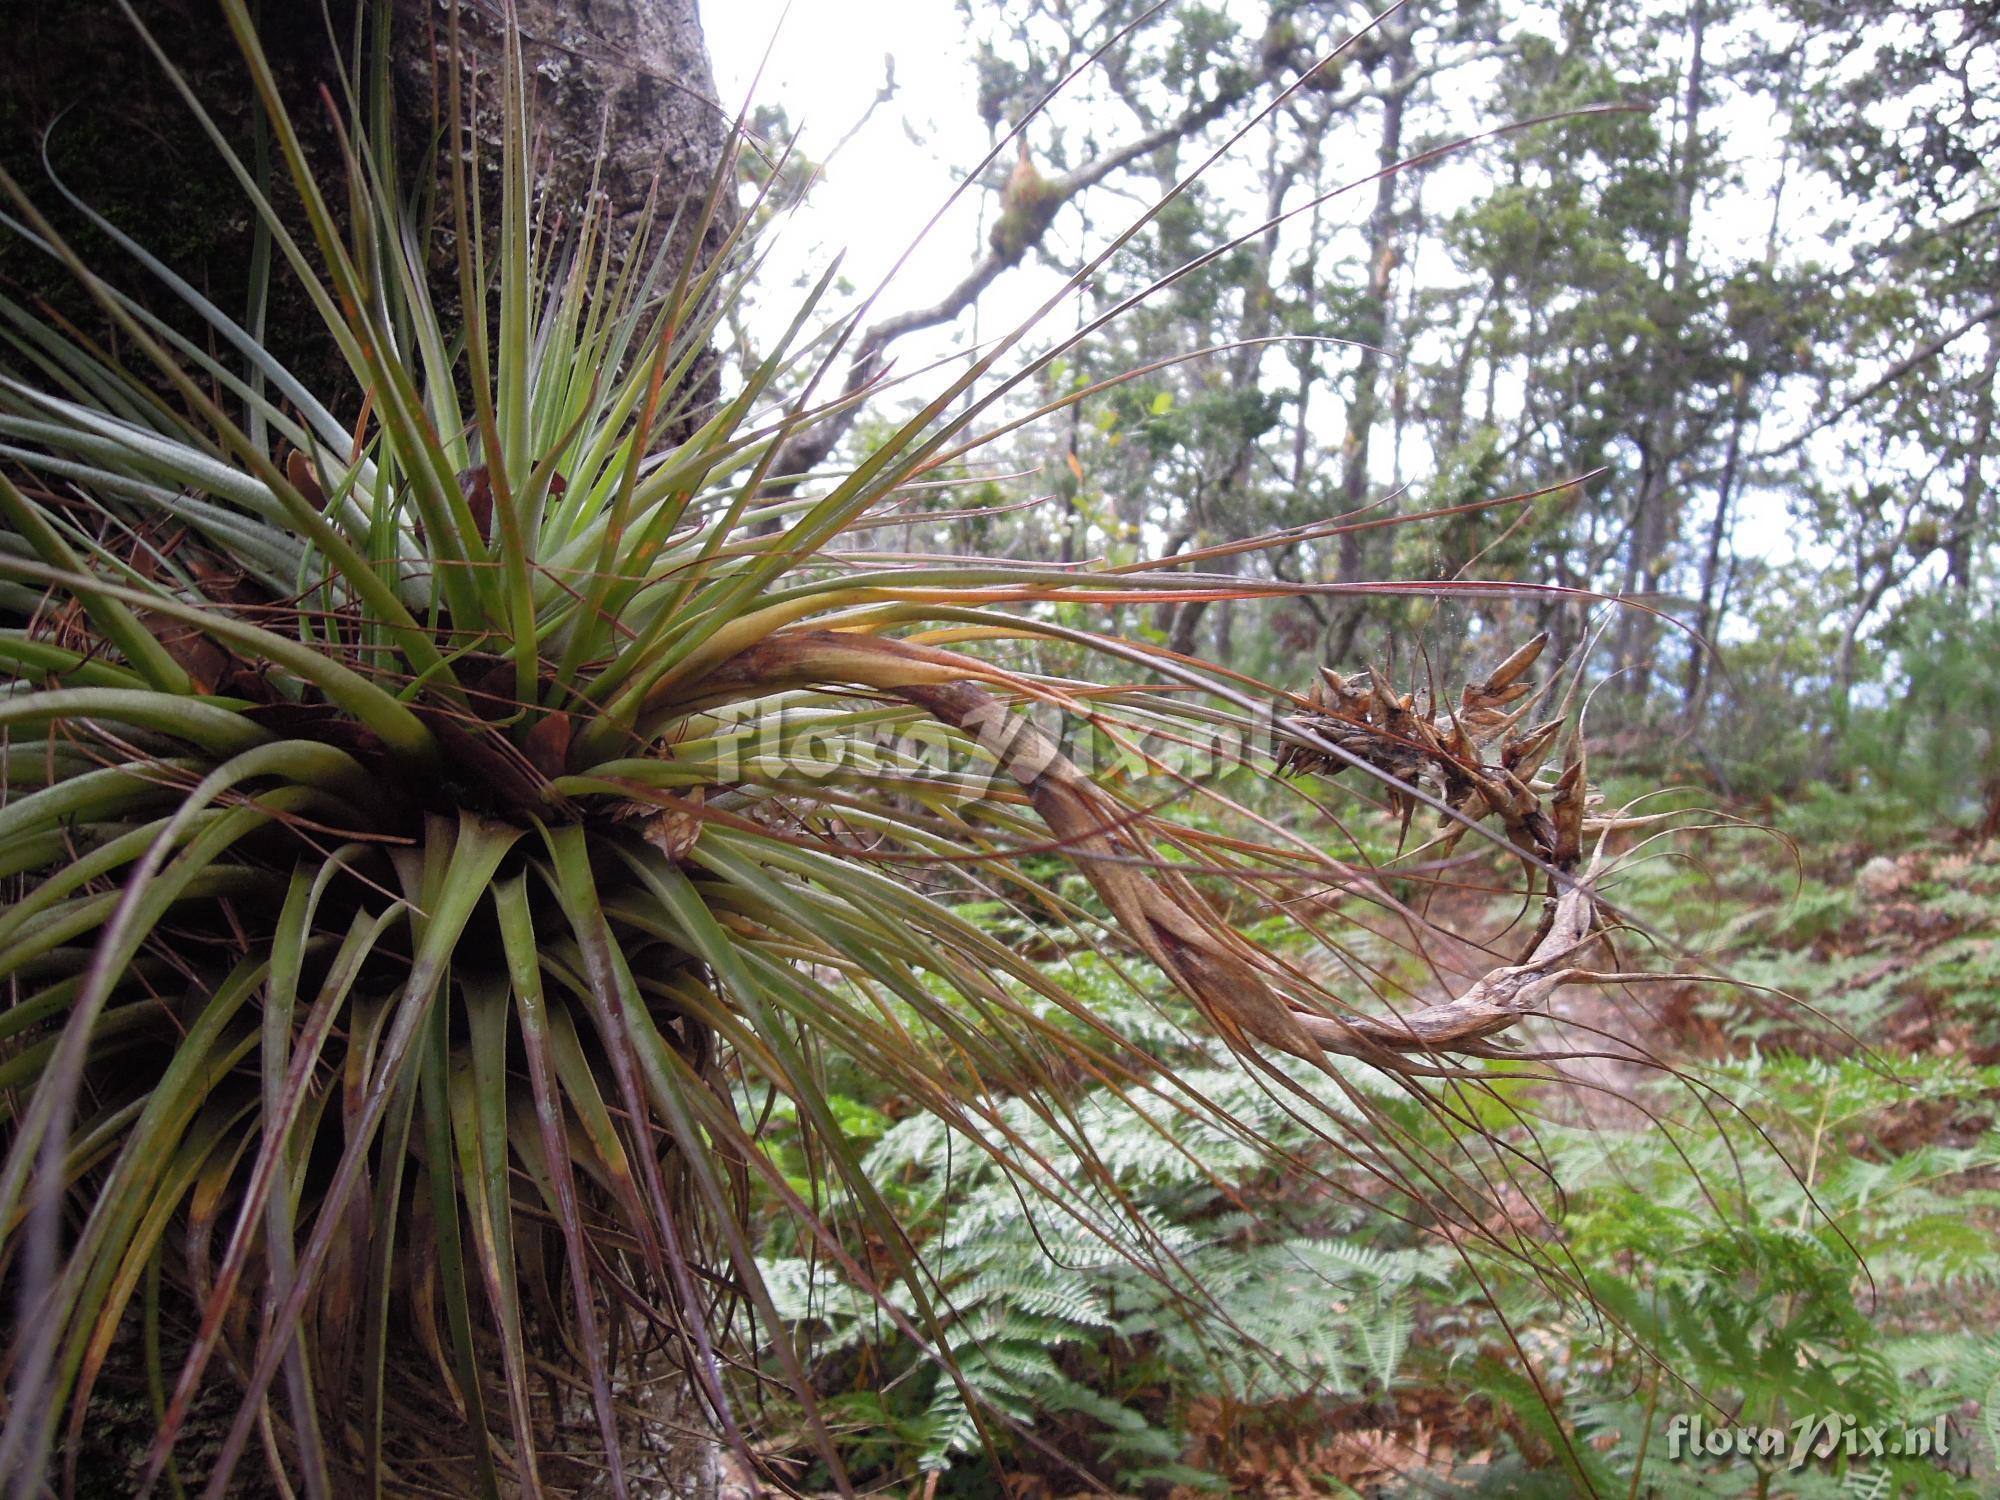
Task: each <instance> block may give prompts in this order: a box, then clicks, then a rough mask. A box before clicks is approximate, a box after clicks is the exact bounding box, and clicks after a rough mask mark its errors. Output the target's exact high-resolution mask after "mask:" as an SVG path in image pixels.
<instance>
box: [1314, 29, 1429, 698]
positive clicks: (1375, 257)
mask: <svg viewBox="0 0 2000 1500" xmlns="http://www.w3.org/2000/svg"><path fill="white" fill-rule="evenodd" d="M1417 9H1418V8H1417V7H1416V6H1414V5H1412V6H1409V7H1408V8H1407V9H1405V10H1404V11H1403V13H1402V14H1400V15H1398V16H1397V17H1396V18H1395V21H1394V23H1393V24H1394V28H1395V29H1394V30H1393V31H1390V32H1389V33H1388V35H1389V38H1390V51H1389V85H1388V87H1387V88H1386V89H1385V90H1384V91H1383V94H1382V139H1381V145H1380V147H1379V149H1378V150H1377V152H1376V160H1377V162H1378V163H1379V165H1380V168H1381V172H1382V175H1381V177H1380V178H1379V179H1378V180H1377V182H1376V184H1375V207H1374V209H1373V211H1372V212H1370V214H1369V216H1368V297H1367V301H1366V302H1365V303H1364V304H1363V313H1362V317H1361V319H1360V320H1359V321H1358V327H1357V329H1356V333H1355V337H1356V338H1358V339H1359V340H1360V341H1361V343H1362V345H1363V348H1362V350H1361V358H1360V361H1359V363H1358V364H1356V366H1355V369H1354V396H1353V399H1352V400H1350V401H1349V402H1348V403H1347V432H1346V435H1345V436H1344V438H1343V439H1342V441H1341V448H1340V458H1341V475H1340V500H1341V506H1340V508H1341V511H1342V512H1343V513H1344V514H1346V515H1349V516H1353V515H1354V514H1355V513H1356V512H1358V511H1359V510H1361V509H1362V507H1363V506H1364V505H1365V504H1366V503H1367V497H1368V452H1369V447H1370V444H1371V442H1372V440H1373V437H1374V432H1375V424H1376V422H1377V421H1378V420H1379V419H1380V416H1381V406H1382V402H1381V395H1380V392H1379V391H1378V389H1377V387H1378V386H1379V384H1380V382H1381V376H1382V354H1381V346H1382V345H1383V344H1384V343H1385V342H1386V341H1387V336H1388V332H1389V325H1390V321H1391V318H1392V314H1393V311H1394V303H1393V302H1392V300H1391V297H1390V288H1391V285H1392V282H1391V273H1392V272H1393V271H1394V270H1395V266H1396V188H1397V174H1396V173H1394V172H1393V171H1390V170H1389V169H1390V168H1391V167H1393V166H1395V164H1396V163H1397V162H1399V161H1401V160H1402V158H1403V104H1404V100H1405V99H1406V98H1407V97H1408V92H1409V91H1408V90H1407V89H1406V88H1405V87H1404V86H1403V85H1404V80H1406V79H1407V78H1408V77H1409V74H1410V69H1411V67H1412V64H1413V60H1414V59H1413V53H1412V48H1411V38H1412V37H1413V36H1414V34H1415V32H1416V25H1417ZM1365 534H1366V533H1363V532H1359V531H1344V532H1342V533H1341V534H1340V552H1339V561H1338V563H1337V564H1336V571H1335V573H1334V577H1335V578H1337V579H1338V580H1339V581H1340V582H1342V583H1358V582H1359V581H1360V579H1361V570H1362V565H1361V539H1362V537H1363V536H1364V535H1365ZM1364 608H1365V606H1364V605H1363V604H1362V603H1361V602H1360V601H1359V600H1354V601H1350V602H1347V603H1344V604H1342V605H1340V606H1339V607H1338V609H1337V611H1336V613H1335V617H1334V624H1333V628H1332V629H1331V630H1330V631H1329V632H1328V638H1327V643H1326V659H1327V660H1328V661H1330V662H1333V663H1336V664H1338V663H1342V662H1345V661H1346V660H1347V658H1348V656H1349V655H1350V654H1351V653H1352V651H1353V649H1354V637H1355V633H1356V632H1357V631H1358V630H1359V629H1360V627H1361V619H1362V613H1363V610H1364Z"/></svg>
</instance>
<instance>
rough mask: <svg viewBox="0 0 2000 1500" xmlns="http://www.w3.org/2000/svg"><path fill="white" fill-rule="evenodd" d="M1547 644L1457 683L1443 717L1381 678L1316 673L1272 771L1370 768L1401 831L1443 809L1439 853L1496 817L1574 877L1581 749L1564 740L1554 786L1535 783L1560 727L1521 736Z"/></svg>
mask: <svg viewBox="0 0 2000 1500" xmlns="http://www.w3.org/2000/svg"><path fill="white" fill-rule="evenodd" d="M1548 642H1549V637H1548V632H1547V631H1543V632H1542V633H1541V634H1540V635H1538V636H1536V637H1535V638H1534V639H1533V640H1531V641H1529V642H1528V643H1527V644H1526V645H1524V646H1522V647H1521V648H1520V649H1519V650H1517V651H1515V652H1514V653H1513V654H1512V655H1511V656H1509V657H1508V658H1507V659H1506V660H1505V661H1503V662H1502V663H1501V664H1500V665H1499V666H1497V667H1495V668H1494V669H1493V670H1492V671H1491V672H1490V673H1488V674H1487V675H1486V677H1485V678H1484V679H1483V680H1481V681H1479V682H1476V683H1473V682H1468V683H1466V684H1465V686H1464V687H1463V688H1462V689H1461V690H1460V692H1459V697H1458V706H1457V707H1456V708H1451V709H1444V710H1442V711H1440V710H1439V709H1437V708H1435V707H1433V706H1432V705H1430V704H1428V703H1425V704H1423V705H1422V706H1420V705H1419V702H1418V694H1417V692H1416V691H1414V690H1413V691H1411V692H1407V693H1398V692H1396V690H1395V689H1394V688H1393V687H1391V686H1390V685H1389V679H1388V674H1387V673H1386V672H1384V671H1383V670H1382V669H1381V668H1379V667H1375V668H1370V669H1369V670H1367V671H1364V672H1361V673H1359V674H1357V675H1356V676H1353V677H1343V676H1341V675H1340V674H1339V673H1338V672H1335V671H1333V670H1332V669H1331V668H1328V667H1322V668H1320V681H1319V682H1318V683H1316V684H1314V686H1313V690H1312V694H1311V697H1310V698H1309V699H1307V700H1305V702H1306V707H1305V708H1304V710H1303V711H1302V712H1300V713H1296V714H1292V715H1290V716H1289V717H1287V718H1286V719H1285V720H1284V724H1285V726H1286V727H1287V728H1288V729H1290V730H1291V731H1292V732H1293V733H1294V735H1296V736H1297V738H1294V739H1292V740H1291V741H1289V742H1288V743H1287V744H1286V745H1285V746H1284V748H1283V749H1282V750H1281V751H1280V753H1279V756H1278V770H1279V771H1280V772H1281V773H1289V774H1293V775H1303V774H1312V773H1317V774H1322V775H1338V774H1339V773H1340V772H1342V771H1344V770H1347V769H1349V768H1350V767H1354V766H1366V767H1369V768H1372V769H1373V770H1375V771H1376V772H1378V773H1380V779H1381V785H1382V787H1383V788H1384V791H1385V793H1386V795H1387V798H1388V802H1389V806H1390V808H1391V810H1392V811H1394V812H1396V813H1398V814H1400V815H1401V817H1402V819H1403V826H1404V828H1405V829H1406V830H1407V829H1408V827H1409V823H1410V820H1411V818H1412V817H1413V816H1414V814H1415V812H1416V810H1417V806H1418V804H1419V803H1420V802H1428V803H1432V804H1437V805H1442V807H1444V808H1445V809H1446V810H1447V811H1446V814H1445V817H1444V823H1443V829H1442V832H1441V835H1440V843H1442V844H1443V845H1444V846H1445V848H1447V849H1449V848H1450V846H1451V845H1453V844H1455V843H1456V842H1457V841H1458V840H1459V839H1460V838H1461V837H1462V836H1463V835H1464V833H1465V831H1466V829H1468V828H1469V827H1471V826H1473V825H1474V824H1476V823H1478V822H1480V821H1481V820H1482V819H1485V818H1488V817H1494V816H1497V817H1498V818H1499V819H1500V821H1501V824H1502V826H1503V827H1504V828H1505V829H1506V833H1507V838H1508V840H1509V841H1510V842H1511V843H1512V844H1513V845H1514V847H1515V848H1517V849H1519V850H1520V851H1521V852H1522V853H1523V854H1524V855H1526V856H1528V857H1529V859H1530V860H1531V862H1532V863H1534V864H1535V865H1537V866H1549V867H1553V868H1555V869H1557V870H1564V871H1567V870H1571V869H1574V868H1575V866H1576V863H1577V861H1578V859H1579V858H1580V857H1581V855H1582V844H1583V831H1584V817H1583V815H1584V809H1585V804H1586V802H1587V801H1588V788H1587V785H1586V783H1585V780H1584V759H1583V748H1582V740H1581V738H1579V737H1573V738H1572V740H1571V744H1570V750H1569V755H1568V757H1567V761H1566V764H1565V765H1564V767H1563V770H1562V772H1561V774H1560V775H1558V776H1557V777H1556V778H1555V779H1554V780H1553V781H1552V782H1550V781H1538V780H1537V779H1536V778H1537V776H1538V775H1539V774H1540V772H1541V770H1542V767H1543V765H1544V763H1545V762H1546V761H1547V760H1548V758H1549V752H1550V751H1551V750H1552V749H1554V747H1555V743H1556V740H1557V738H1558V737H1559V736H1560V735H1561V733H1562V726H1563V719H1564V716H1563V715H1561V714H1558V715H1556V716H1555V717H1553V718H1548V719H1544V720H1542V721H1541V722H1539V723H1536V724H1531V725H1528V726H1527V727H1525V728H1523V727H1522V721H1523V720H1525V719H1526V718H1527V717H1528V714H1529V712H1530V710H1531V709H1533V708H1534V706H1535V704H1536V702H1537V701H1538V700H1539V699H1540V698H1541V696H1542V694H1541V691H1540V690H1539V689H1538V688H1537V687H1536V686H1535V685H1534V684H1533V683H1531V682H1528V681H1525V680H1524V679H1525V678H1526V676H1527V673H1528V669H1529V668H1531V667H1532V666H1534V664H1535V662H1536V660H1537V659H1538V658H1539V657H1540V656H1541V654H1542V651H1543V649H1544V648H1545V647H1547V645H1548ZM1514 705H1519V706H1518V707H1516V706H1514Z"/></svg>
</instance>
